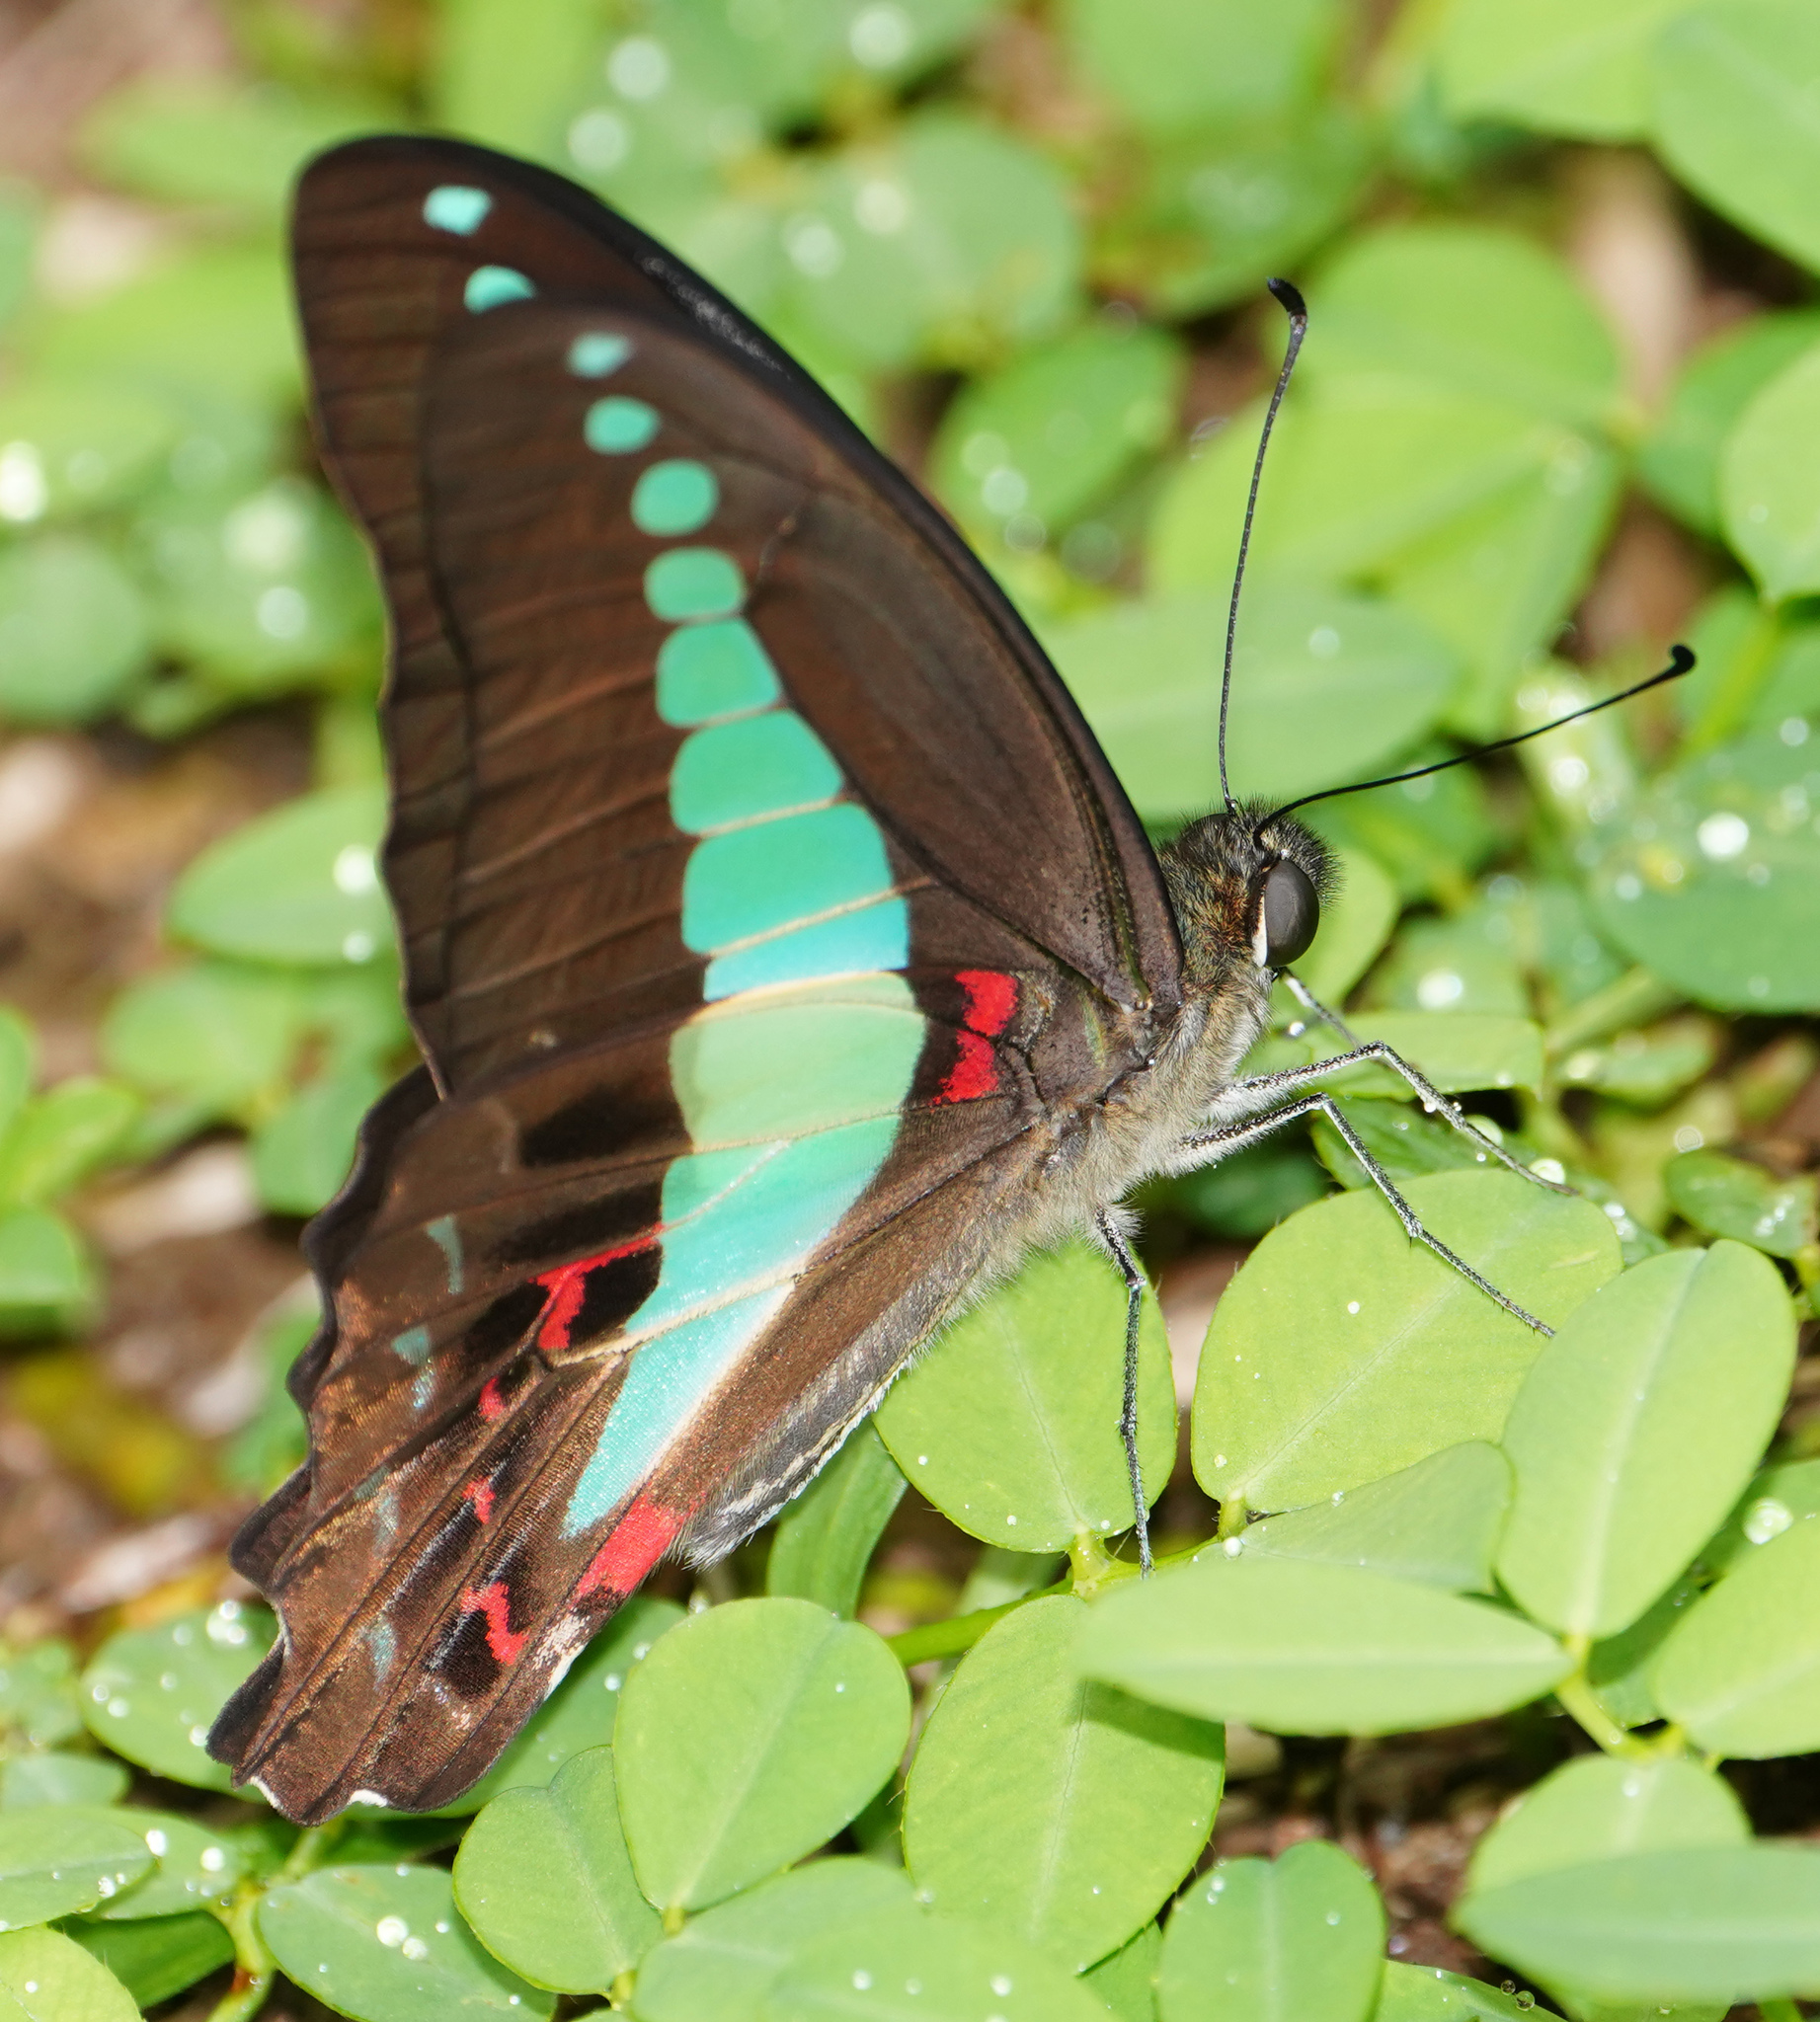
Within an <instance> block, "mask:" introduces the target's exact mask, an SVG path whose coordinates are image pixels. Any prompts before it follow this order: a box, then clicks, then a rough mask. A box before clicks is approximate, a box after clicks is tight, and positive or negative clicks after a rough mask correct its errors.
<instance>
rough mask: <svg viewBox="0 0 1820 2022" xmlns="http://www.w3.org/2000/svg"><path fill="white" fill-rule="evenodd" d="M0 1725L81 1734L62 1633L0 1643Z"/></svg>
mask: <svg viewBox="0 0 1820 2022" xmlns="http://www.w3.org/2000/svg"><path fill="white" fill-rule="evenodd" d="M4 1029H5V1028H4V1026H0V1032H4ZM0 1726H4V1727H7V1728H11V1729H12V1730H13V1731H14V1733H15V1734H16V1735H17V1736H18V1737H19V1738H21V1739H22V1740H23V1741H24V1742H25V1744H26V1746H27V1747H28V1748H32V1749H48V1748H51V1747H53V1746H54V1745H55V1744H56V1743H58V1742H65V1741H68V1740H69V1738H70V1737H71V1736H72V1735H77V1734H80V1733H81V1732H82V1715H81V1713H80V1711H79V1710H78V1707H77V1701H76V1653H75V1652H74V1651H73V1650H72V1649H71V1648H70V1646H69V1645H68V1644H67V1643H65V1642H64V1641H63V1640H62V1638H61V1637H57V1636H46V1637H45V1638H44V1639H43V1640H42V1641H41V1642H39V1643H34V1644H32V1645H30V1646H29V1647H28V1648H26V1649H24V1650H9V1649H7V1647H6V1646H5V1645H4V1644H0Z"/></svg>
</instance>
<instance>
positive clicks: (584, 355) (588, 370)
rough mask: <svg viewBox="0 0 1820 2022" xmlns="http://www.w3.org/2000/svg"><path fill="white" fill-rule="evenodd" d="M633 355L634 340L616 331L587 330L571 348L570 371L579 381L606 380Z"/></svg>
mask: <svg viewBox="0 0 1820 2022" xmlns="http://www.w3.org/2000/svg"><path fill="white" fill-rule="evenodd" d="M631 355H632V340H631V339H630V338H629V337H621V336H620V334H619V332H618V331H616V330H585V331H584V332H583V333H582V335H581V336H580V337H578V338H577V339H576V340H575V342H574V343H573V344H572V345H571V346H570V347H569V369H570V371H571V372H573V373H574V374H575V376H576V377H577V378H578V379H604V378H605V377H606V376H607V374H608V373H609V372H617V371H618V370H619V368H620V366H621V365H623V364H624V363H625V361H626V360H627V359H628V358H629V357H630V356H631Z"/></svg>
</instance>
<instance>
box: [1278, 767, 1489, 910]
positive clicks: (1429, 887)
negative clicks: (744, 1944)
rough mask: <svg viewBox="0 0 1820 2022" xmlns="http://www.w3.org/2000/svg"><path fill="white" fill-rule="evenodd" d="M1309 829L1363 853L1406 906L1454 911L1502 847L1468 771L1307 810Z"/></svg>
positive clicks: (1433, 775)
mask: <svg viewBox="0 0 1820 2022" xmlns="http://www.w3.org/2000/svg"><path fill="white" fill-rule="evenodd" d="M1448 755H1449V754H1448V748H1447V746H1446V745H1444V744H1441V743H1439V742H1430V743H1426V744H1422V745H1418V746H1417V747H1416V749H1415V750H1413V751H1408V752H1405V753H1404V754H1403V758H1404V760H1405V761H1406V762H1407V763H1409V764H1412V765H1415V764H1426V763H1427V762H1428V761H1429V760H1430V759H1432V758H1445V757H1446V756H1448ZM1307 820H1308V825H1309V826H1310V827H1311V828H1312V829H1313V830H1314V831H1315V833H1316V834H1317V835H1320V836H1322V837H1324V838H1325V839H1326V841H1327V842H1329V843H1330V844H1331V845H1332V846H1333V847H1334V848H1336V849H1362V850H1366V851H1368V852H1369V853H1370V854H1371V856H1372V857H1373V858H1374V859H1375V860H1376V861H1377V862H1378V863H1380V864H1382V865H1383V866H1384V868H1385V870H1386V871H1388V872H1389V874H1390V876H1391V877H1392V878H1393V879H1394V880H1395V882H1396V888H1397V890H1398V891H1399V892H1400V893H1401V894H1402V895H1403V898H1404V899H1405V901H1408V900H1412V899H1418V898H1437V899H1440V900H1441V901H1442V902H1443V903H1445V904H1446V905H1447V906H1448V907H1449V908H1450V909H1452V908H1454V907H1457V906H1460V905H1464V903H1465V902H1466V900H1467V899H1468V897H1469V896H1470V894H1471V887H1470V885H1469V884H1468V882H1467V881H1468V878H1469V876H1470V873H1471V872H1472V871H1474V870H1475V869H1476V868H1477V867H1478V866H1479V865H1480V864H1481V863H1483V862H1484V860H1485V859H1486V858H1487V857H1488V856H1490V855H1491V853H1492V852H1493V851H1494V850H1495V849H1497V848H1498V847H1499V842H1498V831H1497V829H1496V827H1495V826H1494V825H1493V823H1492V819H1491V812H1490V806H1489V803H1488V801H1487V799H1486V795H1485V789H1484V786H1483V784H1482V783H1481V781H1480V778H1479V775H1478V773H1477V772H1476V771H1475V770H1474V769H1473V768H1472V767H1471V766H1469V765H1462V766H1457V767H1455V768H1454V769H1453V770H1452V771H1450V772H1442V773H1431V774H1430V775H1429V776H1428V777H1427V778H1426V779H1409V780H1404V781H1401V782H1400V783H1399V784H1398V785H1396V786H1385V787H1379V788H1377V789H1376V790H1375V791H1374V792H1372V793H1362V794H1349V795H1348V796H1347V797H1346V798H1345V799H1344V800H1338V801H1327V802H1325V803H1323V804H1322V805H1321V806H1320V807H1317V808H1310V809H1308V810H1307Z"/></svg>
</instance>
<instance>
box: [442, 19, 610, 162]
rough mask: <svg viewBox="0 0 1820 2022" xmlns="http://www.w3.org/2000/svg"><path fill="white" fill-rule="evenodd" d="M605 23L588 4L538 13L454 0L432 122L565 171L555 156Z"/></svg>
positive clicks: (595, 59) (446, 21) (593, 61)
mask: <svg viewBox="0 0 1820 2022" xmlns="http://www.w3.org/2000/svg"><path fill="white" fill-rule="evenodd" d="M600 25H601V17H600V10H599V9H598V7H596V6H593V5H592V4H590V0H560V4H548V5H545V6H541V7H539V8H538V9H537V10H536V12H535V13H534V14H527V13H526V12H525V11H524V10H523V9H522V8H519V7H516V6H514V5H513V0H451V4H449V5H448V6H446V7H445V8H444V9H443V11H442V15H441V18H440V20H439V23H438V33H437V35H436V37H435V43H434V45H433V50H432V54H431V62H430V74H429V80H428V83H429V93H430V102H431V106H432V108H433V113H434V123H435V125H436V126H437V127H439V128H441V129H442V130H443V131H444V132H448V133H464V134H467V135H469V136H470V137H471V138H473V139H475V140H479V141H484V142H485V143H486V144H487V145H488V146H489V147H503V148H510V149H511V150H513V151H514V153H517V154H524V155H529V156H531V157H532V158H533V159H535V160H543V161H547V162H550V163H552V165H554V166H564V167H566V166H568V165H567V164H564V163H561V162H559V160H558V154H557V151H558V148H559V146H560V142H561V136H562V122H563V117H564V115H565V114H568V113H571V112H572V111H573V110H574V106H575V95H576V88H577V80H578V79H579V78H581V77H583V76H584V75H586V74H588V73H590V72H592V71H593V69H594V67H595V65H596V64H597V63H598V61H599V55H600ZM622 130H623V129H622Z"/></svg>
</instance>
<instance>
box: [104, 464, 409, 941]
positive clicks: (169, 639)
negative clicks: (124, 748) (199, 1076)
mask: <svg viewBox="0 0 1820 2022" xmlns="http://www.w3.org/2000/svg"><path fill="white" fill-rule="evenodd" d="M138 530H139V535H140V538H141V540H142V541H143V542H144V544H145V550H146V560H147V565H148V572H149V575H150V578H151V581H152V585H153V589H154V599H153V607H152V610H153V623H154V626H155V629H156V633H157V637H158V641H159V644H160V645H161V646H163V647H164V648H165V650H166V651H167V652H169V653H171V654H172V655H174V656H175V657H177V658H179V659H183V660H190V661H197V662H198V663H199V664H200V666H201V667H202V668H203V669H204V670H205V671H206V673H207V675H208V677H209V679H210V680H211V681H213V682H215V683H216V684H218V685H219V686H221V687H224V688H226V689H228V690H230V691H231V692H232V693H234V694H236V695H244V696H248V697H264V696H267V695H270V694H273V693H275V692H277V691H280V690H282V689H285V688H288V687H293V686H295V685H296V683H297V682H298V681H299V680H300V679H301V678H302V677H303V676H304V675H306V674H309V673H312V672H315V671H318V670H320V669H325V668H339V669H342V670H350V669H352V668H354V667H357V666H360V665H362V664H363V663H364V661H365V660H366V659H367V658H370V657H371V655H372V653H373V651H374V649H375V647H376V644H377V628H378V623H379V613H378V606H377V602H376V600H375V594H374V591H373V587H372V575H371V566H370V564H369V562H368V560H367V557H366V551H365V549H364V548H363V547H362V546H361V545H360V542H359V538H358V536H357V535H356V533H355V531H354V529H353V528H352V527H351V526H350V525H349V524H348V522H347V520H346V519H344V518H343V517H342V515H341V513H340V512H339V511H338V510H337V508H336V507H335V506H334V505H333V504H332V503H331V502H330V500H329V499H328V497H327V495H326V494H324V493H323V492H321V491H320V490H318V489H317V488H315V487H314V486H311V485H307V484H305V483H304V482H303V481H302V480H301V479H300V478H295V477H279V478H276V479H274V480H273V481H272V482H271V483H269V484H267V485H264V486H262V487H261V488H260V489H259V490H258V491H256V492H252V493H250V494H247V495H246V496H244V497H240V498H231V497H230V498H222V497H220V496H218V495H215V494H203V495H199V496H197V497H194V498H184V497H177V496H173V497H171V498H169V499H167V500H164V501H161V502H160V503H159V504H158V505H157V506H156V507H155V508H154V509H149V510H148V511H147V512H145V513H144V514H142V515H141V518H140V522H139V529H138ZM298 959H300V960H318V961H320V960H325V959H327V958H325V957H321V956H316V957H301V958H298Z"/></svg>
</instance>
